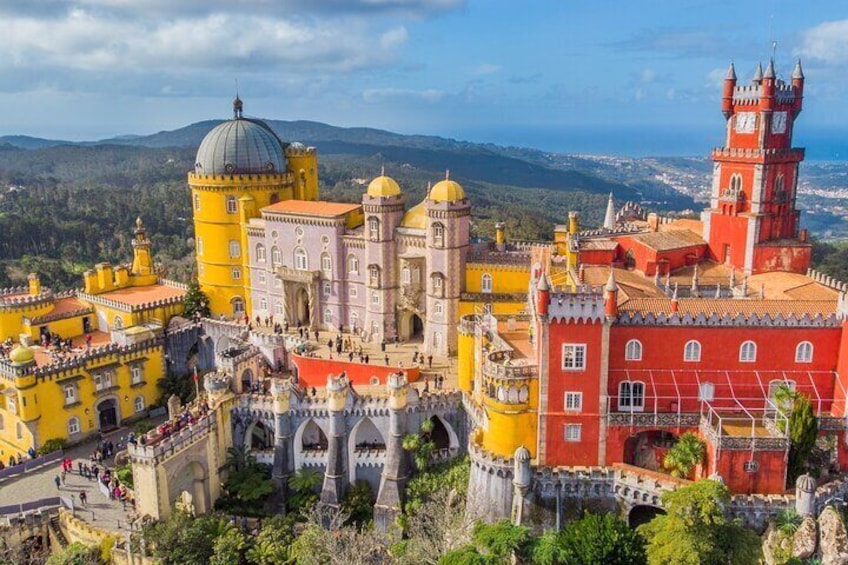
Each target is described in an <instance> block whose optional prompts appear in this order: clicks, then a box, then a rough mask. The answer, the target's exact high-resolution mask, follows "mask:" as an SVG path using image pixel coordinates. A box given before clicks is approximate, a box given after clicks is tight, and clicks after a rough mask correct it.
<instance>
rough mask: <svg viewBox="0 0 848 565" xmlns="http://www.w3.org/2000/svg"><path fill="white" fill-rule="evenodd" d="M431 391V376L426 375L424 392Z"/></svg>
mask: <svg viewBox="0 0 848 565" xmlns="http://www.w3.org/2000/svg"><path fill="white" fill-rule="evenodd" d="M428 392H430V377H428V376H427V375H424V394H427V393H428Z"/></svg>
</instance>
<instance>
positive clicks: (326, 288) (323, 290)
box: [321, 281, 333, 296]
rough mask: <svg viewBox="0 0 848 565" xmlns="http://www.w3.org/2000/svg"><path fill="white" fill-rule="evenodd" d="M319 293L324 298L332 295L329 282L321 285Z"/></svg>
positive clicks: (331, 285) (331, 284)
mask: <svg viewBox="0 0 848 565" xmlns="http://www.w3.org/2000/svg"><path fill="white" fill-rule="evenodd" d="M321 293H322V294H323V295H324V296H330V295H331V294H332V293H333V283H331V282H330V281H324V282H323V284H322V285H321Z"/></svg>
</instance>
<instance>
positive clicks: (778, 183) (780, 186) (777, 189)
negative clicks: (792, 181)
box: [774, 175, 784, 198]
mask: <svg viewBox="0 0 848 565" xmlns="http://www.w3.org/2000/svg"><path fill="white" fill-rule="evenodd" d="M783 192H784V180H783V175H777V178H775V179H774V195H775V196H777V197H778V198H781V197H782V196H783Z"/></svg>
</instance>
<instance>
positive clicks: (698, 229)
mask: <svg viewBox="0 0 848 565" xmlns="http://www.w3.org/2000/svg"><path fill="white" fill-rule="evenodd" d="M672 230H689V231H691V232H694V233H697V234H702V233H704V222H702V221H701V220H691V219H686V218H681V219H679V220H674V221H672V222H669V223H667V224H660V231H672Z"/></svg>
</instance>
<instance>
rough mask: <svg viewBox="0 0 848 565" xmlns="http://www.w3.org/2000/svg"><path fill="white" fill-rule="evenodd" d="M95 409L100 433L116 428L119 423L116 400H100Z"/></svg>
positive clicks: (118, 409)
mask: <svg viewBox="0 0 848 565" xmlns="http://www.w3.org/2000/svg"><path fill="white" fill-rule="evenodd" d="M95 409H96V410H97V423H98V426H99V429H100V430H101V431H108V430H112V429H115V428H117V427H118V424H120V422H121V407H120V406H119V405H118V400H117V398H106V399H104V400H101V401H100V402H99V403H98V404H97V406H96V407H95Z"/></svg>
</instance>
